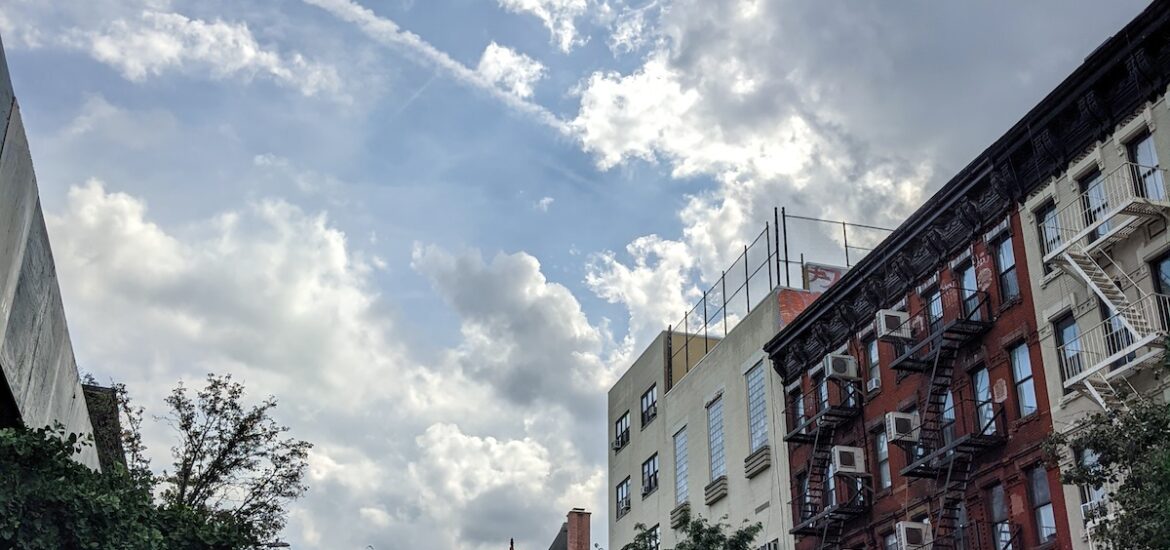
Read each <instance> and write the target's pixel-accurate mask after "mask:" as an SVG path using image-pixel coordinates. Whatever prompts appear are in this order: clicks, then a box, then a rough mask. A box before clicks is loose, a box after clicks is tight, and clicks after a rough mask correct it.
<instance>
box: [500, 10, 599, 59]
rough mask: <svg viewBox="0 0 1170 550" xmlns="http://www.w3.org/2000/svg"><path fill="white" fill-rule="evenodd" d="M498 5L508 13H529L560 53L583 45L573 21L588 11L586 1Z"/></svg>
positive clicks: (583, 41) (582, 39)
mask: <svg viewBox="0 0 1170 550" xmlns="http://www.w3.org/2000/svg"><path fill="white" fill-rule="evenodd" d="M499 3H500V7H502V8H504V9H506V10H508V11H511V12H515V13H529V14H531V15H534V16H536V17H537V18H538V19H540V21H541V22H542V23H544V26H545V28H547V29H548V32H549V34H550V35H551V40H552V41H553V43H554V44H556V46H557V47H558V48H560V49H561V51H564V52H568V51H570V50H572V49H573V47H574V46H578V45H581V44H584V43H585V38H583V37H580V36H578V32H577V26H576V22H575V20H576V19H577V18H578V17H581V16H582V15H584V14H585V11H586V10H587V9H588V7H589V4H588V2H586V0H499Z"/></svg>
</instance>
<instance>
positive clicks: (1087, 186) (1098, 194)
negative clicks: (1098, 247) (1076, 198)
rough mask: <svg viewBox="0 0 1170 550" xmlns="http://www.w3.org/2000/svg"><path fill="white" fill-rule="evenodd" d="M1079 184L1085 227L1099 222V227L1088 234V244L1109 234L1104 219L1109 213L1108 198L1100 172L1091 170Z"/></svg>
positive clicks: (1107, 221)
mask: <svg viewBox="0 0 1170 550" xmlns="http://www.w3.org/2000/svg"><path fill="white" fill-rule="evenodd" d="M1079 183H1080V186H1081V208H1082V210H1083V211H1084V215H1085V227H1089V226H1090V225H1093V224H1094V223H1097V222H1098V221H1100V222H1101V225H1099V226H1097V228H1096V229H1094V230H1092V231H1091V232H1090V233H1089V242H1092V241H1095V240H1097V239H1098V238H1099V237H1101V235H1104V234H1106V233H1108V232H1109V220H1107V219H1105V215H1106V214H1108V213H1109V197H1108V195H1106V193H1105V180H1104V179H1103V178H1102V177H1101V171H1100V170H1093V172H1092V173H1091V174H1089V175H1088V176H1086V177H1084V178H1081V180H1080V182H1079Z"/></svg>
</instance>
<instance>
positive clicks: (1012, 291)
mask: <svg viewBox="0 0 1170 550" xmlns="http://www.w3.org/2000/svg"><path fill="white" fill-rule="evenodd" d="M992 248H994V249H995V269H996V270H997V272H998V274H999V299H1000V301H1001V302H1003V303H1007V302H1011V301H1012V300H1015V299H1016V298H1019V297H1020V282H1019V280H1017V279H1016V253H1015V252H1014V251H1013V250H1012V236H1011V234H1005V235H1004V236H1003V237H1000V238H999V239H998V240H996V241H995V242H994V243H993V244H992Z"/></svg>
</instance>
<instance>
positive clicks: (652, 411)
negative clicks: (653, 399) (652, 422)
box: [646, 403, 658, 417]
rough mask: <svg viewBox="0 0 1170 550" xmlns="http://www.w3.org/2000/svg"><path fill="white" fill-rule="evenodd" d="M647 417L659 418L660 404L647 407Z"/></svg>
mask: <svg viewBox="0 0 1170 550" xmlns="http://www.w3.org/2000/svg"><path fill="white" fill-rule="evenodd" d="M646 416H647V417H653V416H658V403H654V404H653V405H650V406H649V407H646Z"/></svg>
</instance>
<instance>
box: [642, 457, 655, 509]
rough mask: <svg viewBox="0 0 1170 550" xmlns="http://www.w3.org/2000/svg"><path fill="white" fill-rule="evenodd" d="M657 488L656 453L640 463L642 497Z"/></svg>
mask: <svg viewBox="0 0 1170 550" xmlns="http://www.w3.org/2000/svg"><path fill="white" fill-rule="evenodd" d="M657 490H658V453H654V454H653V455H652V456H651V457H650V458H648V459H646V462H643V463H642V497H643V498H645V497H646V495H648V494H650V493H653V492H654V491H657Z"/></svg>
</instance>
